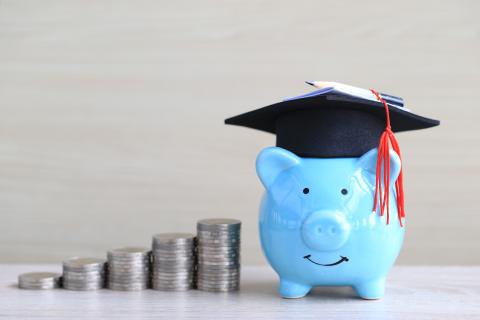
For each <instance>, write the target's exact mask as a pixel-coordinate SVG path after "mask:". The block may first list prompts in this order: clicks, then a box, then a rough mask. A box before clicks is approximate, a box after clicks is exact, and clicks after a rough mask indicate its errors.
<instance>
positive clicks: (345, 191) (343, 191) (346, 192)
mask: <svg viewBox="0 0 480 320" xmlns="http://www.w3.org/2000/svg"><path fill="white" fill-rule="evenodd" d="M340 192H341V193H342V194H343V195H344V196H346V195H347V194H348V190H347V189H345V188H343V189H342V190H341V191H340Z"/></svg>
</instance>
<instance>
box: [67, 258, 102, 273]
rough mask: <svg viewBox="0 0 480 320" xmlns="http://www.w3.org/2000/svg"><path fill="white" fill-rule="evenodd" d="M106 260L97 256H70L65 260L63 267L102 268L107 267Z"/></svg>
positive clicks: (72, 269)
mask: <svg viewBox="0 0 480 320" xmlns="http://www.w3.org/2000/svg"><path fill="white" fill-rule="evenodd" d="M105 262H106V261H105V260H104V259H97V258H76V257H75V258H70V259H67V260H65V261H63V268H64V269H66V270H70V271H76V270H77V271H86V270H101V269H104V268H105Z"/></svg>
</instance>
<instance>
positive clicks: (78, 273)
mask: <svg viewBox="0 0 480 320" xmlns="http://www.w3.org/2000/svg"><path fill="white" fill-rule="evenodd" d="M62 280H63V287H64V288H65V289H69V290H77V291H90V290H98V289H101V288H103V287H104V286H105V260H103V259H95V258H71V259H68V260H65V261H64V262H63V277H62Z"/></svg>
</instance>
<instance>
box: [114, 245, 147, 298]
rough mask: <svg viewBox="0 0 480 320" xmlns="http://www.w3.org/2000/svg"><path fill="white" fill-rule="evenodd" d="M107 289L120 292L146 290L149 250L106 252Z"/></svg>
mask: <svg viewBox="0 0 480 320" xmlns="http://www.w3.org/2000/svg"><path fill="white" fill-rule="evenodd" d="M107 258H108V275H107V288H109V289H112V290H120V291H138V290H144V289H147V288H148V286H149V283H150V250H149V249H147V248H136V247H125V248H119V249H113V250H110V251H108V253H107Z"/></svg>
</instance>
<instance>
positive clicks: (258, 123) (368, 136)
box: [225, 82, 439, 158]
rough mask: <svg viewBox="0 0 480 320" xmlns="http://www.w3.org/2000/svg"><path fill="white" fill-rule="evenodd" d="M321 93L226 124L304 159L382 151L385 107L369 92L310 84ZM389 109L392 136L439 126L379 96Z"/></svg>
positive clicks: (395, 99) (392, 98)
mask: <svg viewBox="0 0 480 320" xmlns="http://www.w3.org/2000/svg"><path fill="white" fill-rule="evenodd" d="M311 84H313V85H315V86H316V87H318V88H319V90H316V91H313V92H311V93H308V94H305V95H301V96H296V97H293V98H288V99H285V100H283V101H281V102H278V103H275V104H272V105H269V106H266V107H263V108H260V109H257V110H253V111H250V112H247V113H243V114H241V115H238V116H235V117H232V118H228V119H226V120H225V123H226V124H231V125H238V126H244V127H248V128H253V129H258V130H261V131H266V132H270V133H274V134H276V137H277V143H276V145H277V146H278V147H281V148H284V149H287V150H289V151H291V152H293V153H295V154H296V155H298V156H300V157H314V158H332V157H359V156H361V155H362V154H364V153H365V152H367V151H369V150H370V149H372V148H375V147H376V146H378V142H379V139H380V136H381V134H382V132H383V131H384V130H385V127H386V113H385V107H384V105H383V103H382V102H381V101H379V100H378V98H377V97H376V96H375V94H374V93H373V92H372V91H370V90H366V89H361V88H356V87H352V86H347V85H344V84H339V83H334V82H311ZM380 97H381V98H382V99H384V100H385V101H386V103H387V105H388V107H389V111H390V123H391V128H392V131H393V132H400V131H409V130H417V129H423V128H428V127H433V126H437V125H438V124H439V121H438V120H434V119H430V118H425V117H422V116H419V115H417V114H414V113H413V112H412V111H410V110H409V109H408V108H406V107H405V106H404V102H403V99H402V98H400V97H395V96H392V95H387V94H382V93H381V94H380Z"/></svg>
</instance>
